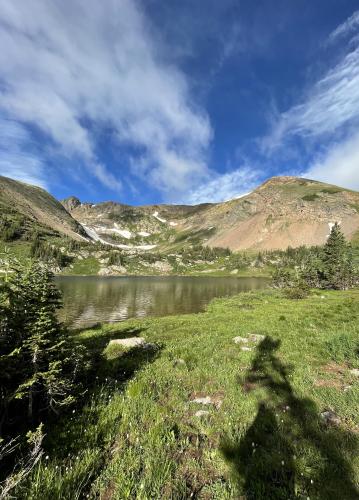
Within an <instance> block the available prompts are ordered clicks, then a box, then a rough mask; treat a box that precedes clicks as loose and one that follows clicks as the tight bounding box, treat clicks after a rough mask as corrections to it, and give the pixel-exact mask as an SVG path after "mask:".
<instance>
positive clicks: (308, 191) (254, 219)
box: [62, 177, 359, 251]
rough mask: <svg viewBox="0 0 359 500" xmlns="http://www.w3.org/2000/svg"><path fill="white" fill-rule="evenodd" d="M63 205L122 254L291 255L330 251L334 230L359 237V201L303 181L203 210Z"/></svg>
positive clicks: (358, 196)
mask: <svg viewBox="0 0 359 500" xmlns="http://www.w3.org/2000/svg"><path fill="white" fill-rule="evenodd" d="M62 203H63V205H64V206H65V207H66V208H67V209H68V210H69V212H70V213H71V214H72V216H73V217H74V218H75V219H76V220H77V221H78V222H79V223H81V224H82V226H83V227H84V228H85V230H86V232H87V234H88V235H89V236H90V237H91V238H92V239H95V240H98V241H102V242H103V243H107V244H110V245H113V246H117V247H119V248H123V249H129V250H130V249H137V250H154V249H156V251H171V250H173V251H175V250H176V249H178V248H180V247H183V246H186V245H187V246H188V245H191V244H196V243H202V244H206V245H209V246H212V247H215V246H218V247H229V248H230V249H231V250H244V249H253V250H261V249H268V250H269V249H285V248H287V247H288V246H292V247H297V246H300V245H321V244H323V243H325V240H326V238H327V235H328V234H329V232H330V228H331V225H332V224H334V222H340V224H341V227H342V230H343V232H344V233H345V235H346V237H347V238H348V239H352V238H353V237H354V236H355V235H356V234H357V233H358V230H359V193H358V192H355V191H350V190H348V189H344V188H340V187H337V186H331V185H328V184H325V183H321V182H317V181H312V180H309V179H302V178H297V177H273V178H272V179H269V180H268V181H267V182H265V183H264V184H262V185H261V186H259V187H258V188H257V189H255V190H254V191H253V192H252V193H250V194H248V195H246V196H244V197H242V198H239V199H235V200H231V201H228V202H225V203H217V204H203V205H197V206H182V205H152V206H142V207H141V206H139V207H131V206H128V205H123V204H120V203H115V202H105V203H99V204H90V203H80V201H79V200H78V199H77V198H74V197H71V198H68V199H67V200H64V201H63V202H62Z"/></svg>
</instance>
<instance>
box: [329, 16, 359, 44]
mask: <svg viewBox="0 0 359 500" xmlns="http://www.w3.org/2000/svg"><path fill="white" fill-rule="evenodd" d="M358 27H359V10H356V11H355V12H354V13H353V14H352V15H351V16H350V17H349V18H348V19H347V20H346V21H345V22H344V23H342V24H340V25H339V26H338V27H337V28H336V29H335V30H334V31H333V32H332V33H331V34H330V35H329V38H328V41H329V43H331V42H333V41H335V40H336V39H337V38H340V37H343V36H346V35H348V34H350V33H352V32H353V31H354V30H356V29H357V28H358Z"/></svg>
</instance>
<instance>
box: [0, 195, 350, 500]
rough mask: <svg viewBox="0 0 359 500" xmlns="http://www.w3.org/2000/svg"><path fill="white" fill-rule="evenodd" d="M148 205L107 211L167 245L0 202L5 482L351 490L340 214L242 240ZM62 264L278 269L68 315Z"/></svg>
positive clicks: (205, 490) (275, 493) (297, 494)
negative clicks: (179, 308)
mask: <svg viewBox="0 0 359 500" xmlns="http://www.w3.org/2000/svg"><path fill="white" fill-rule="evenodd" d="M286 189H289V187H288V186H287V187H286ZM290 189H292V186H291V187H290ZM323 189H324V188H323ZM325 189H327V190H328V191H330V192H329V193H325V194H328V195H330V196H332V195H336V194H338V193H337V192H333V189H334V188H333V189H332V188H329V187H328V188H325ZM304 196H307V195H304ZM316 199H317V198H316V197H314V198H313V200H309V199H307V200H305V202H310V203H311V202H315V200H316ZM67 204H68V206H69V208H70V207H73V208H72V210H77V209H80V207H81V203H80V204H79V203H78V201H76V199H72V200H68V202H67ZM109 207H110V210H111V212H110V213H111V214H112V213H113V212H114V208H113V205H112V204H109ZM102 209H103V207H101V210H102ZM117 209H118V207H116V210H117ZM152 209H153V208H151V209H149V210H147V209H146V210H147V211H146V210H144V211H143V210H142V209H133V210H132V209H130V208H128V207H125V209H124V210H123V211H122V208H121V211H120V212H121V214H122V215H120V214H119V213H117V215H116V217H115V216H113V215H111V216H109V217H108V219H109V220H110V221H111V224H124V222H123V221H126V224H127V226H125V227H126V229H122V228H123V227H124V226H122V225H121V229H119V226H117V227H116V226H113V227H112V228H113V229H116V230H118V231H120V232H122V236H123V235H124V236H123V237H124V238H126V239H128V238H127V237H128V236H129V234H128V233H130V232H131V231H132V232H133V231H134V227H136V228H137V229H141V231H138V232H141V233H142V234H149V232H150V226H149V224H151V225H152V226H151V227H152V230H154V229H153V228H154V227H157V228H159V227H162V225H164V224H166V226H165V228H164V229H163V233H162V236H161V237H163V240H161V241H163V246H162V247H161V246H160V244H159V243H156V244H155V245H156V246H155V247H151V248H149V249H148V248H146V249H145V250H144V249H142V248H137V249H133V248H128V247H129V246H130V245H127V244H126V246H122V244H116V245H115V244H114V243H111V242H110V241H109V240H103V239H102V237H101V236H98V233H95V234H96V235H97V236H98V239H97V241H93V240H90V239H89V240H88V241H86V238H85V237H82V238H81V237H80V238H77V237H76V238H72V237H71V236H70V235H69V234H66V235H65V234H61V233H60V232H59V231H57V230H53V229H51V227H47V226H46V225H42V224H43V223H42V222H39V220H37V219H36V220H35V219H32V222H31V224H30V225H29V226H28V225H27V219H26V215H24V214H21V213H14V212H11V211H7V213H6V217H4V219H2V222H3V225H2V228H3V229H2V231H3V232H2V239H3V242H4V246H5V247H6V251H5V252H4V253H3V255H2V259H1V261H0V268H1V278H0V388H1V392H0V465H1V467H0V470H1V473H0V499H3V498H4V499H5V498H8V497H11V496H12V497H14V498H26V499H30V500H35V499H38V498H39V497H42V498H44V499H50V498H83V497H88V498H121V499H122V498H192V497H196V498H201V499H205V498H221V499H222V498H228V499H235V498H239V497H241V496H245V497H246V498H256V499H259V500H261V499H263V500H264V499H266V500H267V499H268V498H273V499H277V498H278V499H282V498H283V499H284V498H286V499H287V498H307V497H309V498H318V499H331V498H333V499H334V498H346V499H349V500H350V499H355V498H358V495H359V464H358V463H357V457H358V450H359V442H358V439H357V432H358V428H359V421H358V416H357V411H356V408H357V407H358V405H359V399H358V397H359V396H358V390H357V388H358V385H357V383H356V381H357V377H358V374H359V358H358V352H359V351H358V348H359V346H358V341H357V340H358V333H359V331H358V324H359V323H358V319H359V318H358V311H359V307H358V305H359V296H358V293H357V289H356V287H357V285H358V284H359V275H358V252H357V249H356V246H355V241H354V244H350V243H349V242H348V241H347V239H346V237H345V230H346V229H345V228H347V226H345V225H343V223H341V224H338V223H333V224H332V225H331V229H330V233H329V235H327V237H326V238H325V241H324V244H323V245H314V246H309V245H300V246H298V247H296V248H292V247H288V248H286V249H272V250H270V249H262V250H255V251H254V250H253V249H252V250H251V251H237V252H234V251H232V250H231V249H230V248H227V247H222V246H218V247H217V246H214V245H213V244H212V245H209V244H207V243H208V241H209V239H208V240H207V241H206V238H204V239H203V235H206V236H208V238H211V237H212V236H213V235H214V234H215V232H213V230H212V229H211V228H207V229H206V230H205V229H204V228H203V227H202V228H198V227H197V228H195V229H193V230H191V231H190V230H189V228H188V227H187V228H185V229H183V228H182V229H181V230H179V229H176V228H177V226H176V225H172V226H170V227H168V226H169V225H168V224H167V220H165V219H164V214H163V213H161V215H158V214H159V211H158V210H157V211H155V212H153V213H151V212H152ZM213 209H214V206H209V207H208V206H204V207H199V208H188V209H187V208H186V207H181V209H180V213H181V217H183V216H188V217H189V218H191V217H192V218H193V217H204V214H205V213H206V212H207V210H213ZM64 210H65V209H64ZM85 210H90V211H91V210H92V208H91V207H90V208H86V207H85ZM138 210H139V212H138ZM166 210H167V212H166V217H168V216H169V215H168V214H170V216H171V217H172V219H174V210H175V209H174V208H173V207H169V208H167V209H166ZM137 212H138V213H137ZM136 214H137V215H136ZM138 214H140V215H138ZM154 214H155V215H154ZM121 217H122V218H121ZM153 219H154V220H153ZM113 221H118V222H115V223H114V222H113ZM119 221H122V222H119ZM164 221H165V222H164ZM86 222H87V223H89V221H88V220H86ZM171 222H174V223H175V224H178V225H179V224H180V222H179V219H177V222H175V221H173V220H172V221H171ZM76 224H77V223H76ZM128 224H134V226H131V231H130V229H129V226H128ZM137 224H143V225H142V226H140V227H139V226H137ZM354 226H355V224H354ZM89 227H90V226H87V225H86V224H84V228H85V230H84V231H85V233H86V230H87V233H86V234H90V233H91V231H93V230H94V228H93V227H92V229H91V231H90V230H89V229H88V228H89ZM24 228H29V232H27V229H26V230H25V231H24ZM137 229H136V230H137ZM101 234H102V233H101ZM131 234H132V233H131ZM78 235H80V233H78ZM163 235H166V238H167V241H166V238H165V237H164V236H163ZM211 235H212V236H211ZM142 237H143V238H146V236H142ZM172 237H173V238H172ZM171 238H172V239H171ZM157 241H160V240H157ZM137 243H138V241H137ZM157 245H158V246H157ZM137 246H141V245H137ZM24 248H25V249H26V251H25V252H23V253H21V252H20V249H21V251H22V250H23V249H24ZM16 252H19V253H18V255H19V258H16V257H15V256H14V255H15V254H16ZM62 269H64V270H65V271H66V270H67V272H68V271H69V270H71V271H72V272H77V273H83V274H89V273H91V272H93V273H95V274H97V273H100V274H103V273H104V270H106V271H107V270H110V273H112V272H118V273H119V274H121V273H122V274H124V273H129V272H132V273H133V274H139V273H142V274H144V273H145V272H146V271H147V272H148V273H158V274H171V273H174V274H201V273H202V272H204V273H206V274H208V273H210V272H211V271H212V273H213V274H221V273H223V274H235V275H241V274H246V273H247V274H249V275H253V274H261V273H262V274H264V275H268V274H269V273H272V275H273V288H272V289H271V290H266V291H262V292H252V293H248V294H240V295H239V296H237V297H232V298H227V299H221V300H216V301H214V302H213V303H212V304H211V305H210V306H209V307H208V310H207V311H206V312H205V313H204V314H199V315H187V316H178V317H173V316H172V317H167V318H157V319H155V318H153V319H150V318H148V319H145V320H142V321H140V320H129V321H127V322H125V323H122V324H117V325H98V326H97V327H95V328H93V329H90V330H84V331H69V330H68V329H67V328H66V327H64V326H63V325H62V324H60V323H59V321H58V315H57V310H58V308H59V307H61V297H60V294H59V292H58V290H57V288H56V287H55V285H54V281H53V273H52V272H51V270H56V271H57V272H61V270H62ZM293 299H294V300H293ZM298 299H301V300H298ZM122 340H124V341H125V344H124V345H122V344H121V341H122ZM111 341H114V342H111ZM126 342H127V344H126ZM128 342H129V344H128ZM132 343H134V344H136V345H135V347H133V345H132Z"/></svg>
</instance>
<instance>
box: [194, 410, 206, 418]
mask: <svg viewBox="0 0 359 500" xmlns="http://www.w3.org/2000/svg"><path fill="white" fill-rule="evenodd" d="M207 415H209V411H206V410H198V411H196V413H195V414H194V416H195V417H200V418H201V417H206V416H207Z"/></svg>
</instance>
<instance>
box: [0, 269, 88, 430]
mask: <svg viewBox="0 0 359 500" xmlns="http://www.w3.org/2000/svg"><path fill="white" fill-rule="evenodd" d="M60 303H61V301H60V295H59V291H58V290H57V288H56V287H55V285H54V282H53V276H52V274H51V273H50V272H49V271H48V270H46V269H45V268H44V267H43V266H42V265H40V264H39V263H35V262H30V263H29V264H28V265H27V266H21V265H20V264H18V263H12V264H11V265H10V266H9V272H8V273H7V275H6V278H5V280H4V281H3V282H2V284H1V288H0V313H1V320H0V387H1V393H0V397H1V399H0V422H3V423H4V422H6V420H7V419H8V415H9V413H11V412H13V411H14V408H16V413H17V418H18V420H21V421H22V424H24V421H26V415H27V419H28V422H30V423H36V422H39V419H40V415H41V414H44V412H45V413H46V412H47V411H48V410H50V409H51V410H53V411H54V412H58V410H59V409H60V407H61V406H65V405H68V404H70V403H71V402H72V401H73V400H74V394H75V389H74V381H75V377H76V373H77V371H78V367H79V363H80V362H81V359H82V352H81V349H80V347H75V346H74V345H73V343H72V342H71V340H70V337H69V335H68V333H67V331H66V330H65V329H64V328H63V327H62V326H61V325H60V324H59V322H58V320H57V317H56V310H57V308H58V307H59V306H60ZM0 430H1V429H0Z"/></svg>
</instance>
